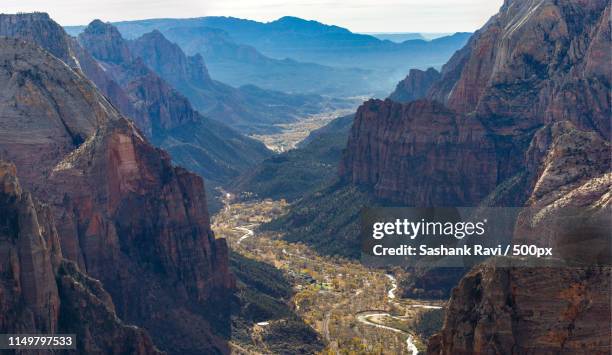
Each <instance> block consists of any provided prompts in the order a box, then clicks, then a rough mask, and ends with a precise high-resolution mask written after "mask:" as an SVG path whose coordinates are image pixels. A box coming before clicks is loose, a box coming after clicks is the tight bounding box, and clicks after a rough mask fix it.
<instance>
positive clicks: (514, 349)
mask: <svg viewBox="0 0 612 355" xmlns="http://www.w3.org/2000/svg"><path fill="white" fill-rule="evenodd" d="M610 153H611V151H610V144H609V143H608V142H606V141H604V140H603V139H602V138H601V137H600V136H599V135H598V134H596V133H595V132H585V131H581V130H578V129H576V128H575V127H574V126H573V125H572V124H571V123H569V122H567V121H566V122H559V123H556V124H553V125H550V126H547V127H545V128H542V129H541V130H540V131H539V132H538V134H537V135H536V137H535V139H534V141H533V142H532V145H531V148H530V150H529V153H528V154H527V159H528V160H531V162H530V163H529V164H528V165H530V166H533V167H534V168H536V167H537V178H536V180H535V182H534V184H533V186H534V187H533V192H532V195H531V196H530V198H529V207H530V208H529V209H527V210H525V211H524V212H523V213H521V215H520V216H519V219H518V221H517V223H516V228H515V236H514V242H515V243H517V244H524V243H529V244H536V245H539V246H546V247H553V248H554V251H555V254H556V256H557V257H562V258H563V260H566V261H568V262H570V263H579V264H577V265H583V266H581V267H577V266H570V267H555V268H541V267H538V268H536V267H531V268H527V267H521V268H519V267H512V268H501V267H497V266H495V265H494V264H484V265H481V266H479V267H476V268H475V269H474V270H472V271H471V272H470V273H469V274H468V275H466V276H465V277H464V278H463V280H462V281H461V282H460V283H459V286H458V287H457V288H456V289H455V290H454V291H453V295H452V297H451V300H450V302H449V307H448V310H447V312H446V320H445V323H444V328H443V329H442V331H441V333H440V334H438V335H436V336H435V337H433V338H432V339H431V340H430V344H429V350H428V352H429V353H430V354H487V353H503V354H529V353H534V354H535V353H537V354H541V353H545V354H546V353H550V354H553V353H554V354H559V353H561V354H607V353H609V352H610V351H611V350H612V344H611V343H610V336H609V331H608V328H609V324H610V322H611V321H612V318H611V317H612V313H611V311H612V309H611V305H610V287H611V284H610V280H611V276H612V275H611V271H612V268H611V267H610V266H609V260H610V255H609V251H610V247H611V245H610V234H609V233H610V229H609V226H610V218H611V217H610V216H612V173H610V159H609V157H610ZM567 211H570V212H571V215H568V212H567ZM576 212H578V213H579V219H577V218H576V217H575V215H576ZM568 221H569V223H567V222H568ZM577 222H578V223H581V224H576V225H574V226H572V224H575V223H577ZM568 245H569V248H567V246H568ZM594 264H599V265H602V266H593V265H594Z"/></svg>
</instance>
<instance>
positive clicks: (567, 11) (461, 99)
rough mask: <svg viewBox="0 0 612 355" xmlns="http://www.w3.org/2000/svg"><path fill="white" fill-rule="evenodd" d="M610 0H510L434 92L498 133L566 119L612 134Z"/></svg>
mask: <svg viewBox="0 0 612 355" xmlns="http://www.w3.org/2000/svg"><path fill="white" fill-rule="evenodd" d="M610 31H611V30H610V2H609V1H607V0H594V1H579V0H562V1H553V0H523V1H515V0H507V1H505V3H504V5H503V6H502V7H501V9H500V11H499V13H498V14H497V15H495V16H494V17H493V18H491V20H489V22H488V23H487V24H486V25H485V26H484V27H483V28H482V29H480V30H479V31H477V32H476V33H475V34H474V35H473V36H472V38H471V39H470V41H469V42H468V44H467V45H466V46H465V47H464V48H463V49H461V50H460V51H458V52H457V53H456V54H455V55H454V56H453V57H452V58H451V59H450V61H449V62H448V63H447V64H446V65H445V66H444V67H443V69H442V73H441V79H440V80H439V81H438V82H437V83H435V84H434V85H433V87H432V89H431V91H430V93H429V97H430V98H431V99H434V100H438V101H440V102H442V103H444V104H445V105H446V106H448V107H449V108H451V109H454V110H455V111H457V112H459V113H471V112H476V113H477V114H478V115H479V116H480V117H483V119H484V120H485V121H486V125H487V126H488V127H489V128H490V129H491V130H493V131H494V132H496V133H498V134H503V135H507V134H512V135H515V134H520V131H525V130H528V129H530V128H533V127H537V126H540V125H542V124H545V123H550V122H554V121H560V120H569V121H572V122H573V123H574V124H575V125H576V126H577V127H579V128H583V129H589V130H595V131H597V132H598V133H600V134H601V135H602V136H604V137H606V138H608V139H610V134H611V131H610V115H611V111H610V105H609V102H610V98H611V96H610V95H611V94H610V78H611V73H610V69H609V63H610V61H611V60H612V53H610V50H609V48H610Z"/></svg>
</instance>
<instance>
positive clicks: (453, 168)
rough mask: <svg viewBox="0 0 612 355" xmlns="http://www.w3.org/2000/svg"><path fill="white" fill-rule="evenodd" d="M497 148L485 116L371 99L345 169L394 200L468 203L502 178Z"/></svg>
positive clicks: (354, 179) (342, 167) (357, 118)
mask: <svg viewBox="0 0 612 355" xmlns="http://www.w3.org/2000/svg"><path fill="white" fill-rule="evenodd" d="M495 148H496V147H495V142H494V141H493V140H492V139H491V138H490V137H489V136H488V135H487V131H486V129H485V127H484V126H483V125H482V124H481V122H480V121H478V120H477V119H474V118H472V117H466V116H462V115H460V114H457V113H456V112H454V111H452V110H450V109H448V108H446V107H445V106H443V105H442V104H439V103H437V102H433V101H428V100H418V101H414V102H411V103H408V104H400V103H396V102H393V101H391V100H386V101H380V100H370V101H367V102H366V103H364V104H363V105H362V106H361V107H360V108H359V110H357V113H356V114H355V120H354V122H353V127H352V130H351V134H350V135H349V140H348V144H347V148H346V154H345V156H344V159H343V161H342V162H341V165H340V175H341V176H343V177H344V178H345V179H348V180H349V181H350V182H352V183H354V184H357V185H367V186H371V187H372V188H373V189H374V192H375V194H376V196H377V197H379V198H381V199H385V200H389V201H392V202H398V203H404V204H407V205H414V206H450V205H469V204H471V203H474V201H479V200H480V199H482V198H483V197H484V196H486V195H487V194H488V192H489V191H491V190H492V189H493V188H494V187H495V185H496V183H497V181H498V174H499V173H498V167H497V163H496V149H495Z"/></svg>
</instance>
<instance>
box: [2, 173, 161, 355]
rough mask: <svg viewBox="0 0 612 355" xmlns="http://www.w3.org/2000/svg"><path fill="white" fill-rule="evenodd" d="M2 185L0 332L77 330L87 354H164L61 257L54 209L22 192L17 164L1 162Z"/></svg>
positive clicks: (98, 286)
mask: <svg viewBox="0 0 612 355" xmlns="http://www.w3.org/2000/svg"><path fill="white" fill-rule="evenodd" d="M0 186H1V189H0V212H1V213H0V256H1V258H0V260H1V262H0V270H2V275H1V276H0V309H1V310H2V312H1V313H0V314H1V315H0V331H1V332H2V333H26V334H27V333H41V334H55V333H73V334H76V336H77V338H76V348H77V351H78V352H79V353H82V354H91V353H105V354H142V355H144V354H158V353H160V352H159V351H158V350H157V349H156V348H155V346H154V345H153V343H152V341H151V338H150V337H149V335H148V334H147V333H146V332H145V331H143V330H142V329H141V328H138V327H134V326H128V325H125V324H123V323H122V322H121V321H120V320H119V319H118V318H117V315H116V314H115V310H114V305H113V302H112V300H111V297H110V295H109V294H108V293H107V292H106V291H105V290H104V289H103V288H102V285H101V284H100V282H99V281H97V280H94V279H91V278H89V277H88V276H86V275H84V274H83V273H81V272H80V271H79V269H78V268H77V267H76V265H74V264H73V263H71V262H69V261H67V260H65V259H63V258H62V251H61V247H60V242H59V237H58V233H57V231H56V228H55V224H54V220H53V217H52V213H51V211H50V209H49V207H48V206H46V205H43V204H41V203H39V202H38V201H37V200H36V199H34V198H32V196H31V195H30V193H28V192H25V191H23V190H22V188H21V185H20V184H19V180H18V179H17V172H16V168H15V165H13V164H9V163H6V162H3V161H0ZM100 324H104V326H103V327H101V326H99V325H100Z"/></svg>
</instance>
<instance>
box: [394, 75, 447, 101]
mask: <svg viewBox="0 0 612 355" xmlns="http://www.w3.org/2000/svg"><path fill="white" fill-rule="evenodd" d="M439 78H440V73H439V72H438V71H437V70H435V69H434V68H429V69H427V70H426V71H423V70H419V69H411V70H410V73H408V75H407V76H406V78H405V79H404V80H402V81H400V82H399V83H398V84H397V86H396V87H395V91H393V92H392V93H391V95H390V96H389V99H391V100H393V101H395V102H402V103H407V102H410V101H414V100H418V99H423V98H425V97H427V93H428V92H429V89H430V88H431V86H432V85H433V84H434V83H435V82H436V81H437V80H438V79H439Z"/></svg>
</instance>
